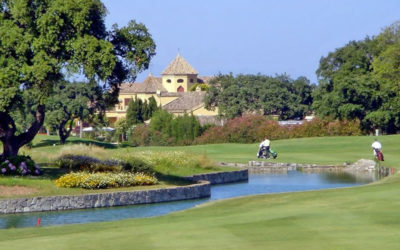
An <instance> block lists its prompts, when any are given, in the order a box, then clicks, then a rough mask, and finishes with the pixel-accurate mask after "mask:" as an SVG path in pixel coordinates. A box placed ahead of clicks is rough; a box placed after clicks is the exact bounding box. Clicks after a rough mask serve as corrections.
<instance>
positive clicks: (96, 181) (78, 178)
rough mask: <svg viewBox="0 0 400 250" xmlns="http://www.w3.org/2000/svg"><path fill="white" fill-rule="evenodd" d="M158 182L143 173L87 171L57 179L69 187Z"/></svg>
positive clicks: (119, 185) (58, 184) (132, 184)
mask: <svg viewBox="0 0 400 250" xmlns="http://www.w3.org/2000/svg"><path fill="white" fill-rule="evenodd" d="M157 182H158V180H157V178H156V177H154V176H152V175H146V174H143V173H112V172H109V173H87V172H77V173H69V174H66V175H63V176H61V177H60V178H59V179H57V180H56V185H57V186H58V187H67V188H73V187H78V188H86V189H100V188H117V187H131V186H144V185H154V184H156V183H157Z"/></svg>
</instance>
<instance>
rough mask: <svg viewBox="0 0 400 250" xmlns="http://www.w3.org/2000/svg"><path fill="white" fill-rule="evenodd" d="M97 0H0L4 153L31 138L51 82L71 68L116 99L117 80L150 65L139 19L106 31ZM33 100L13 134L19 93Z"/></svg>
mask: <svg viewBox="0 0 400 250" xmlns="http://www.w3.org/2000/svg"><path fill="white" fill-rule="evenodd" d="M105 16H106V8H105V6H104V5H103V4H102V3H101V1H99V0H74V1H72V0H71V1H70V0H69V1H65V0H31V1H26V0H0V140H1V141H2V142H3V157H7V156H10V155H16V154H17V153H18V149H19V148H20V147H21V146H22V145H24V144H26V143H28V142H30V141H31V140H32V139H33V138H34V136H35V135H36V133H37V132H38V130H39V129H40V127H41V126H42V125H43V122H44V116H45V102H46V99H47V98H48V97H49V96H51V95H52V92H53V89H54V85H55V84H56V83H57V82H59V81H60V80H63V79H64V78H65V76H68V75H71V74H82V75H83V76H84V77H86V79H87V80H88V82H101V83H102V87H103V88H105V89H107V92H106V93H107V96H106V97H105V100H106V102H107V103H109V104H113V103H115V101H116V100H117V97H118V91H119V84H120V83H122V82H123V81H124V80H134V79H135V77H136V75H137V73H139V72H140V71H142V70H144V69H146V68H147V67H148V66H149V63H150V60H151V58H152V56H153V55H154V54H155V44H154V41H153V40H152V38H151V35H150V34H149V32H148V30H147V28H146V27H145V26H144V25H143V24H139V23H136V22H135V21H130V22H129V23H128V25H127V26H126V27H122V28H119V27H118V26H116V25H114V26H113V28H112V30H111V31H107V30H106V28H105V24H104V18H105ZM25 93H28V95H29V96H30V97H32V100H34V102H35V105H36V106H35V107H36V108H35V116H34V120H33V121H32V123H31V125H30V126H29V127H28V129H27V131H25V132H23V133H20V134H18V135H16V125H15V121H14V119H13V118H12V117H11V116H10V113H11V112H12V111H13V110H16V109H18V108H19V107H20V106H21V105H22V103H23V98H24V94H25Z"/></svg>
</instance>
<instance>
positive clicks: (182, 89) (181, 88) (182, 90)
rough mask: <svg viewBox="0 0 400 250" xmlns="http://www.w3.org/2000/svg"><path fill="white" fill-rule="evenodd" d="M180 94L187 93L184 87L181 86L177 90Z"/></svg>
mask: <svg viewBox="0 0 400 250" xmlns="http://www.w3.org/2000/svg"><path fill="white" fill-rule="evenodd" d="M177 91H178V92H185V89H184V88H183V87H182V86H179V87H178V89H177Z"/></svg>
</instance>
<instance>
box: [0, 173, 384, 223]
mask: <svg viewBox="0 0 400 250" xmlns="http://www.w3.org/2000/svg"><path fill="white" fill-rule="evenodd" d="M377 179H378V177H377V175H376V174H375V172H371V173H362V174H361V173H352V174H349V173H345V172H340V173H337V172H319V173H303V172H299V171H288V172H287V173H258V174H250V175H249V181H248V182H240V183H232V184H224V185H215V186H212V187H211V197H210V198H207V199H197V200H187V201H176V202H164V203H157V204H147V205H133V206H123V207H112V208H95V209H83V210H69V211H58V212H40V213H26V214H11V215H1V216H0V228H20V227H33V226H36V225H37V220H38V218H40V220H41V226H49V225H64V224H78V223H89V222H101V221H115V220H122V219H128V218H143V217H153V216H160V215H165V214H168V213H171V212H175V211H179V210H184V209H188V208H191V207H194V206H196V205H198V204H201V203H205V202H209V201H212V200H221V199H226V198H233V197H238V196H245V195H253V194H267V193H280V192H294V191H305V190H318V189H327V188H338V187H351V186H357V185H362V184H366V183H370V182H373V181H376V180H377Z"/></svg>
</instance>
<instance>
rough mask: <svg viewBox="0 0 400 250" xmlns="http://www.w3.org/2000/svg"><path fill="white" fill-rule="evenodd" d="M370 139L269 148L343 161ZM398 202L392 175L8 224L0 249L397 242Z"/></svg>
mask: <svg viewBox="0 0 400 250" xmlns="http://www.w3.org/2000/svg"><path fill="white" fill-rule="evenodd" d="M399 139H400V136H397V135H396V136H383V137H381V138H380V141H381V142H382V144H383V152H384V154H385V157H386V160H385V165H386V166H390V167H399V163H400V152H399V151H400V149H399V143H398V141H399ZM372 140H373V137H331V138H307V139H296V140H282V141H274V142H272V147H273V148H275V149H276V150H277V151H278V153H279V156H278V159H277V161H283V162H308V163H318V164H343V162H353V161H356V160H358V159H360V158H367V159H370V158H371V155H372V150H371V149H370V144H371V143H372ZM56 147H57V146H56ZM145 149H146V150H153V151H157V150H160V151H161V150H189V151H192V152H198V153H201V154H207V155H208V156H209V157H210V158H212V159H213V160H215V161H228V162H236V161H237V162H247V161H249V160H254V159H255V157H254V156H255V152H256V149H257V145H255V144H253V145H239V144H222V145H205V146H192V147H182V148H181V147H174V148H165V147H164V148H162V147H151V148H150V147H149V148H145ZM110 150H111V151H112V152H114V150H115V152H118V150H121V149H110ZM123 150H126V149H123ZM142 150H143V148H133V149H128V151H129V152H130V151H134V152H137V151H142ZM399 207H400V174H396V175H394V176H391V177H389V178H386V179H384V180H382V181H380V182H378V183H374V184H369V185H366V186H361V187H355V188H343V189H332V190H323V191H308V192H298V193H284V194H270V195H257V196H250V197H244V198H236V199H230V200H224V201H217V202H212V203H208V204H205V205H201V206H199V207H196V208H193V209H190V210H186V211H181V212H177V213H173V214H170V215H166V216H161V217H154V218H145V219H130V220H123V221H115V222H106V223H92V224H84V225H68V226H54V227H43V228H24V229H7V230H2V231H1V232H2V234H0V249H26V248H27V247H29V248H30V249H110V248H115V249H378V248H380V249H399V248H400V241H399V237H400V213H399V212H398V211H399Z"/></svg>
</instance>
